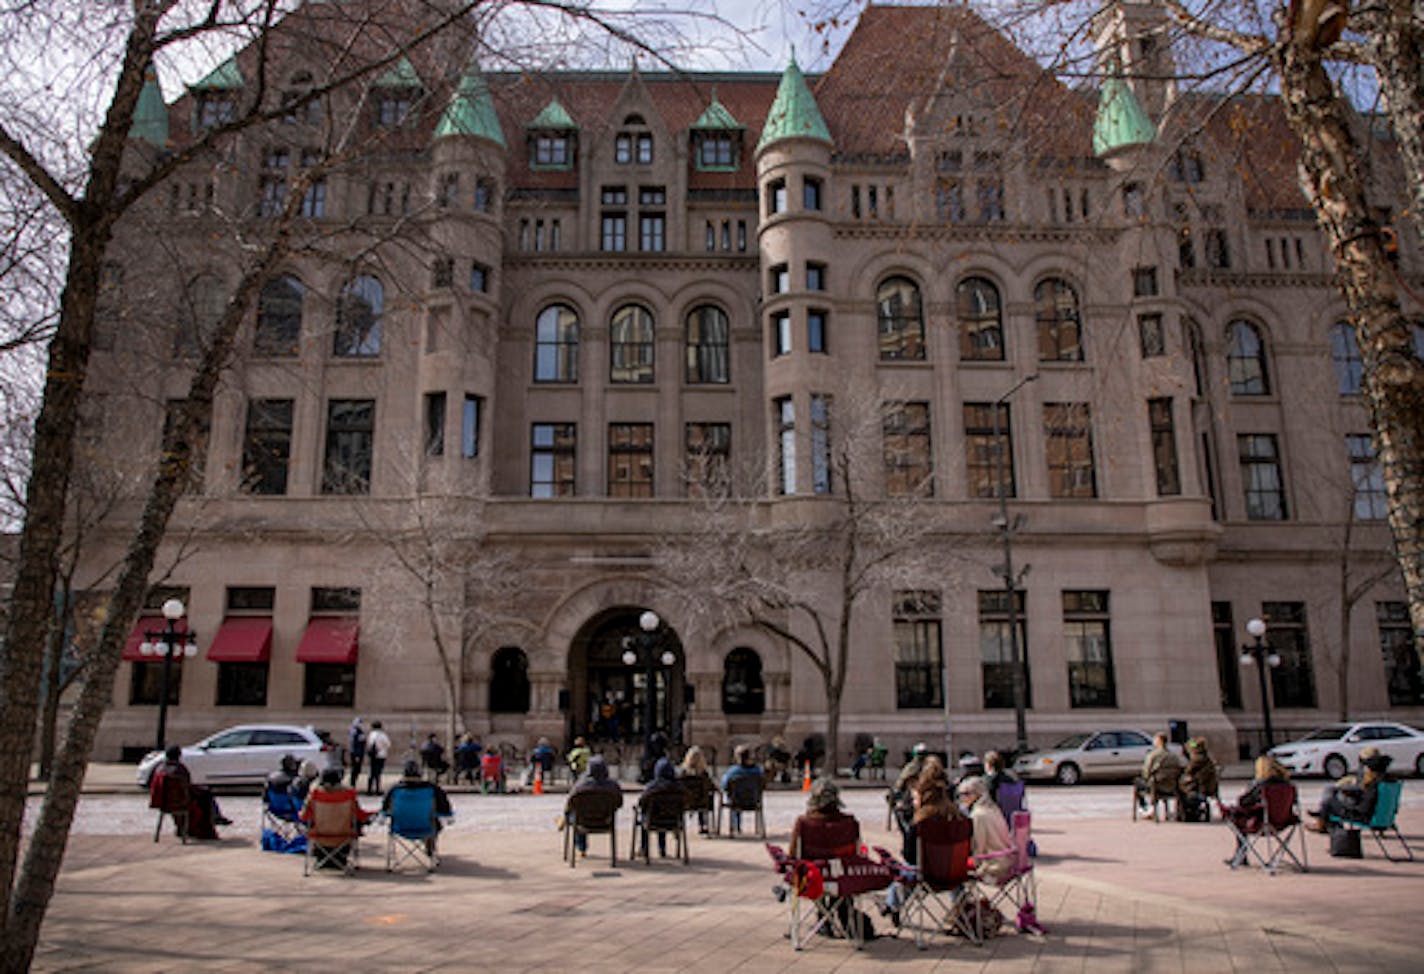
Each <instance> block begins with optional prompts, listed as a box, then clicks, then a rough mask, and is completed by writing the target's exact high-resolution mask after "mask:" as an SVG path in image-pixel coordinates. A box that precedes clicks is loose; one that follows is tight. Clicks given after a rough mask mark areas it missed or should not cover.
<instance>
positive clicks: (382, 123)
mask: <svg viewBox="0 0 1424 974" xmlns="http://www.w3.org/2000/svg"><path fill="white" fill-rule="evenodd" d="M419 98H420V89H418V88H386V89H383V90H381V91H378V92H376V99H375V100H376V127H377V128H383V129H393V128H397V127H399V126H401V125H405V124H407V123H408V122H412V121H414V116H415V103H416V101H417V100H418V99H419Z"/></svg>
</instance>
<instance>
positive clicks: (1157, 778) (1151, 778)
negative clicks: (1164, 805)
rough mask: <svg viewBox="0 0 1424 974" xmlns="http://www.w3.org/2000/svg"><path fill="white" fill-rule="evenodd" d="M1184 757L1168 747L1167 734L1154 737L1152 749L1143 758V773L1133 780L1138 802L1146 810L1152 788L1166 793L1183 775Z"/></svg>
mask: <svg viewBox="0 0 1424 974" xmlns="http://www.w3.org/2000/svg"><path fill="white" fill-rule="evenodd" d="M1181 769H1182V759H1181V758H1179V757H1177V756H1176V755H1175V754H1173V753H1172V752H1171V751H1170V750H1168V749H1167V735H1166V734H1160V733H1159V734H1157V735H1155V736H1154V737H1153V738H1152V750H1150V751H1148V752H1147V757H1145V758H1143V759H1142V773H1141V774H1140V775H1138V776H1137V778H1136V779H1135V780H1134V781H1133V783H1132V787H1133V791H1134V793H1135V794H1136V795H1137V804H1138V806H1139V807H1140V808H1142V809H1143V810H1144V811H1145V810H1147V807H1148V805H1149V803H1150V802H1151V800H1152V789H1153V786H1154V785H1156V787H1157V793H1158V794H1162V793H1164V792H1165V791H1166V790H1167V789H1168V788H1169V787H1171V788H1175V787H1176V783H1177V781H1178V779H1179V778H1180V776H1181Z"/></svg>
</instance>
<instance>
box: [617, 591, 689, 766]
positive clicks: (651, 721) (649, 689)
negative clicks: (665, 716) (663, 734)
mask: <svg viewBox="0 0 1424 974" xmlns="http://www.w3.org/2000/svg"><path fill="white" fill-rule="evenodd" d="M661 625H662V620H661V619H659V618H658V614H657V613H656V612H653V611H652V610H648V611H647V612H644V613H643V614H642V615H640V616H639V617H638V628H639V629H641V630H642V632H640V633H638V634H637V635H631V636H624V637H623V662H624V664H625V665H627V666H635V665H637V664H638V663H639V662H641V663H642V664H643V679H644V681H645V682H644V686H643V760H642V761H641V762H640V763H639V769H640V774H641V775H642V776H643V778H644V780H647V779H648V778H650V777H651V776H652V773H653V760H654V759H653V735H654V734H655V733H657V719H658V684H657V667H658V664H659V663H661V664H662V665H663V666H672V664H673V663H675V662H676V661H677V656H676V655H674V654H673V651H672V650H670V649H664V650H663V651H662V653H661V654H658V652H657V649H658V647H659V646H661V645H662V642H663V635H662V633H661V632H660V631H659V627H660V626H661Z"/></svg>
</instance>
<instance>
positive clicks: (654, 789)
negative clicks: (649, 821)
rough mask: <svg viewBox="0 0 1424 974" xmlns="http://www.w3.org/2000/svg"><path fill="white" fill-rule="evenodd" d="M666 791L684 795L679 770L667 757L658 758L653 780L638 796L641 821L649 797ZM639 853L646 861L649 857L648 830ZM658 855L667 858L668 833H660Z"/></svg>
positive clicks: (644, 834) (638, 810)
mask: <svg viewBox="0 0 1424 974" xmlns="http://www.w3.org/2000/svg"><path fill="white" fill-rule="evenodd" d="M665 791H675V792H677V793H678V794H679V795H680V794H682V782H680V781H678V780H677V768H676V767H675V766H674V765H673V763H672V759H671V758H669V757H667V755H664V756H662V757H660V758H658V760H657V763H656V764H654V765H653V779H652V780H651V781H649V782H648V783H647V784H646V785H644V786H643V793H642V794H641V795H639V796H638V809H637V812H636V813H635V814H636V815H637V816H638V817H639V819H640V820H641V819H642V818H643V816H644V815H646V814H647V810H648V797H649V796H650V795H657V794H660V793H662V792H665ZM669 800H671V799H669ZM638 851H640V852H641V853H642V854H643V858H644V859H646V858H647V857H648V833H647V831H646V830H644V831H643V848H642V849H641V850H638ZM658 855H659V856H662V857H664V858H666V857H667V833H666V832H659V833H658Z"/></svg>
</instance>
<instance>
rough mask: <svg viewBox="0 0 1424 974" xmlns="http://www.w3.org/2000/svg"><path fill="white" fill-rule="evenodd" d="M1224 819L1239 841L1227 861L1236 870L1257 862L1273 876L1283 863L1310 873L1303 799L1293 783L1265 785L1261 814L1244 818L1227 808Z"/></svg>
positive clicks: (1223, 814)
mask: <svg viewBox="0 0 1424 974" xmlns="http://www.w3.org/2000/svg"><path fill="white" fill-rule="evenodd" d="M1233 813H1234V814H1233ZM1221 817H1222V819H1223V820H1224V821H1225V822H1226V823H1227V825H1229V826H1230V827H1231V833H1232V835H1233V836H1234V837H1235V839H1236V853H1235V855H1233V856H1232V857H1231V858H1230V859H1229V860H1227V865H1229V866H1230V867H1231V868H1232V869H1236V868H1237V867H1239V866H1248V865H1250V864H1251V861H1252V860H1255V862H1256V864H1257V865H1259V866H1260V867H1261V868H1262V869H1264V870H1266V872H1268V873H1270V874H1271V875H1275V873H1276V870H1277V869H1279V868H1280V866H1281V864H1282V863H1283V862H1287V863H1289V864H1291V865H1293V866H1295V868H1297V869H1299V870H1300V871H1301V872H1308V871H1309V868H1310V867H1309V864H1308V863H1307V860H1306V852H1305V831H1304V828H1303V826H1302V824H1301V819H1300V800H1299V798H1298V797H1297V795H1296V790H1295V785H1293V784H1291V783H1290V782H1289V781H1267V782H1263V783H1262V785H1261V808H1260V812H1259V814H1254V815H1243V814H1241V813H1240V810H1239V809H1232V808H1229V807H1227V806H1224V805H1223V806H1222V808H1221ZM1293 843H1294V844H1295V845H1298V846H1299V849H1300V852H1299V855H1297V854H1296V850H1295V849H1294V848H1292V844H1293Z"/></svg>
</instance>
